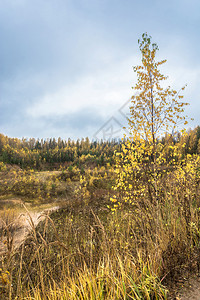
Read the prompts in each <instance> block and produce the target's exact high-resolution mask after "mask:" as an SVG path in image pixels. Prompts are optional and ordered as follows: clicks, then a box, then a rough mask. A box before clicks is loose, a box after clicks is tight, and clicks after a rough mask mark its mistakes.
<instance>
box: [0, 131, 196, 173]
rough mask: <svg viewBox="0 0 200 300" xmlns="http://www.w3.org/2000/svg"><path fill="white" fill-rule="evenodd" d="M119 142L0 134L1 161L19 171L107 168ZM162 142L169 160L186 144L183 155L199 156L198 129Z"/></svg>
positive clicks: (167, 138) (167, 136) (166, 138)
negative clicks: (175, 146)
mask: <svg viewBox="0 0 200 300" xmlns="http://www.w3.org/2000/svg"><path fill="white" fill-rule="evenodd" d="M121 143H123V142H122V141H115V140H112V141H92V142H91V141H90V140H89V138H85V139H81V140H77V141H74V140H71V139H68V140H67V141H66V140H63V139H61V138H58V139H55V138H53V139H51V138H50V139H46V140H44V139H41V140H40V139H34V138H30V139H25V138H23V139H18V138H10V137H7V136H5V135H3V134H0V161H1V162H4V163H7V164H17V165H19V166H20V167H21V168H34V169H38V170H42V169H46V168H51V167H53V168H54V169H55V167H56V166H57V167H58V168H59V166H60V164H62V165H63V164H65V165H66V167H67V166H70V165H76V166H77V167H80V166H82V167H87V166H90V167H92V166H94V167H96V166H106V165H107V164H109V165H113V164H114V163H115V152H120V148H121ZM162 143H163V144H165V145H166V147H165V156H166V159H167V160H168V161H169V160H170V159H171V153H170V145H172V144H175V143H176V144H180V146H181V145H182V144H183V143H185V144H186V146H185V147H184V148H183V147H181V149H182V150H181V151H182V155H183V156H184V155H185V154H200V126H197V127H196V128H195V129H193V130H191V129H189V130H188V131H187V134H186V135H182V134H181V133H177V134H176V135H174V136H172V135H165V136H164V137H162Z"/></svg>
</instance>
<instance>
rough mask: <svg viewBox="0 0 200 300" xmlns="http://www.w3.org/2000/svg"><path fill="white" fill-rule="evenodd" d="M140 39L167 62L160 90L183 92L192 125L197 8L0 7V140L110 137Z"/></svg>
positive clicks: (78, 2)
mask: <svg viewBox="0 0 200 300" xmlns="http://www.w3.org/2000/svg"><path fill="white" fill-rule="evenodd" d="M143 32H148V33H149V34H150V35H151V36H152V39H153V41H154V42H156V43H157V44H158V46H159V52H158V56H157V58H158V59H167V63H166V64H165V66H163V68H162V69H161V71H162V72H163V73H164V74H165V75H169V84H170V85H171V86H172V87H173V88H176V89H179V88H181V87H182V86H183V85H184V84H185V83H187V84H188V86H187V88H186V90H185V91H184V96H185V97H184V100H185V101H187V102H189V103H190V107H188V108H187V111H186V113H187V114H188V115H189V116H190V117H191V118H194V119H195V120H194V121H193V123H191V127H192V128H193V127H195V126H196V125H199V124H200V122H199V115H200V95H199V85H200V58H199V51H200V50H199V49H200V39H199V36H200V35H199V32H200V1H199V0H168V1H161V0H140V1H138V0H6V1H5V0H0V42H1V43H0V132H1V133H3V134H5V135H8V136H10V137H19V138H22V137H27V138H29V137H35V138H48V137H56V138H57V137H59V136H60V137H61V138H64V139H67V138H69V137H70V138H72V139H77V138H82V137H86V136H88V137H89V138H90V139H92V138H93V137H95V136H96V137H97V138H98V137H99V136H98V135H99V134H100V133H101V131H102V129H103V128H104V129H105V128H106V126H107V128H106V130H109V129H110V130H112V129H113V130H114V127H115V131H116V129H117V127H116V126H119V127H120V126H121V125H122V126H123V125H124V123H123V122H124V121H125V117H124V116H123V114H122V113H121V111H122V110H123V108H122V109H121V110H120V108H121V107H122V106H123V105H124V104H125V103H126V102H127V100H128V99H130V97H131V96H132V94H133V90H132V89H131V87H132V86H134V84H135V83H136V77H135V74H134V72H133V68H132V67H133V66H134V65H137V64H140V59H141V57H140V53H139V49H138V43H137V41H138V38H140V37H141V35H142V33H143ZM109 120H110V123H109ZM106 122H108V123H106ZM105 123H106V125H105V126H104V124H105ZM117 130H118V129H117ZM118 131H119V130H118ZM104 133H105V132H104Z"/></svg>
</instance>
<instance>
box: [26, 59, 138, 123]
mask: <svg viewBox="0 0 200 300" xmlns="http://www.w3.org/2000/svg"><path fill="white" fill-rule="evenodd" d="M135 60H136V57H133V56H132V57H129V58H127V59H125V60H123V61H121V62H118V63H117V62H116V63H115V64H112V65H111V66H110V65H109V66H108V67H107V69H103V70H102V69H101V70H100V71H96V72H94V73H92V74H87V75H85V76H84V77H81V78H79V79H78V80H77V81H76V82H73V83H72V84H68V85H66V86H63V87H61V88H59V89H58V90H57V91H56V92H54V93H48V92H47V93H46V94H44V95H43V96H42V97H39V98H38V99H36V100H35V101H34V103H33V104H31V105H30V106H29V107H28V108H27V115H28V116H31V117H33V118H40V117H45V116H48V117H50V116H52V117H53V116H55V115H56V116H63V115H65V114H66V113H67V114H73V113H75V112H76V111H79V110H81V109H82V110H84V109H87V108H89V107H90V108H96V109H98V111H99V113H100V114H101V115H104V116H105V115H107V116H109V114H110V113H112V112H113V111H115V110H116V109H117V108H118V107H120V106H121V105H122V104H123V103H124V102H125V101H126V100H127V99H128V98H130V97H131V94H132V90H131V86H132V85H133V78H134V79H135V74H134V72H133V70H132V67H131V66H132V65H133V64H134V61H135Z"/></svg>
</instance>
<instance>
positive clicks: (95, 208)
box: [0, 176, 200, 300]
mask: <svg viewBox="0 0 200 300" xmlns="http://www.w3.org/2000/svg"><path fill="white" fill-rule="evenodd" d="M107 204H108V203H106V202H105V201H103V200H102V199H101V200H100V199H98V198H91V199H90V201H87V203H86V202H84V201H81V200H80V199H77V200H76V201H75V200H74V201H73V203H69V204H68V207H66V208H65V209H62V210H60V211H59V212H54V213H53V214H52V215H51V216H50V217H49V216H46V219H45V221H44V222H43V223H40V224H39V226H38V227H37V228H35V227H34V224H33V223H32V231H31V233H30V235H29V237H28V238H27V240H26V242H25V243H24V244H23V245H22V246H21V247H20V249H18V251H17V252H13V253H12V255H11V256H10V258H9V264H8V263H6V259H7V258H6V256H5V257H4V258H2V264H3V265H4V272H5V271H6V268H7V271H8V272H9V282H8V283H7V285H5V286H4V287H1V288H0V289H1V290H2V295H3V297H5V299H35V300H36V299H38V300H39V299H48V300H54V299H61V300H62V299H84V300H85V299H88V300H95V299H105V300H108V299H109V300H112V299H113V300H114V299H167V298H168V292H167V288H166V286H165V285H166V284H168V283H169V281H170V280H172V281H173V280H176V279H177V278H179V276H181V274H183V272H184V273H185V272H191V271H198V269H199V265H198V263H199V258H200V223H199V214H200V210H199V207H200V199H199V183H198V182H197V183H196V184H191V183H190V180H189V177H188V181H186V182H185V183H181V184H180V183H179V182H177V180H175V179H174V177H173V176H171V177H170V176H169V178H168V180H166V181H165V184H164V185H163V186H162V194H161V196H160V199H159V205H154V204H153V203H152V202H151V201H149V199H148V198H144V199H141V201H140V202H138V204H137V206H135V207H133V206H129V205H128V204H126V205H124V206H122V208H121V210H118V211H116V212H115V213H112V211H111V210H110V209H108V208H106V205H107ZM0 276H1V275H0ZM15 297H16V298H15Z"/></svg>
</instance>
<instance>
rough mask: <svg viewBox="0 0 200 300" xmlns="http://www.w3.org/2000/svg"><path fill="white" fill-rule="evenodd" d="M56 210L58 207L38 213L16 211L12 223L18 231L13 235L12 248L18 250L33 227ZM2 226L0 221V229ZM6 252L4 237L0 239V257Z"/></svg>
mask: <svg viewBox="0 0 200 300" xmlns="http://www.w3.org/2000/svg"><path fill="white" fill-rule="evenodd" d="M57 209H59V206H53V207H51V208H47V209H43V210H40V211H31V210H30V211H28V210H27V211H26V210H25V211H23V212H20V211H17V212H16V214H15V220H14V221H13V223H14V224H16V225H17V226H18V229H17V230H16V232H15V233H14V234H13V246H14V248H15V249H16V248H18V247H19V246H20V245H21V244H22V243H23V241H24V240H25V238H26V236H27V235H28V233H29V232H30V230H31V229H32V228H33V226H37V224H38V223H39V222H40V221H41V220H43V219H44V218H45V215H46V214H48V213H50V212H51V211H54V210H57ZM2 224H3V222H2V220H0V227H1V226H2ZM6 250H7V246H6V236H2V237H1V238H0V255H1V254H3V253H4V252H5V251H6Z"/></svg>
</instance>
